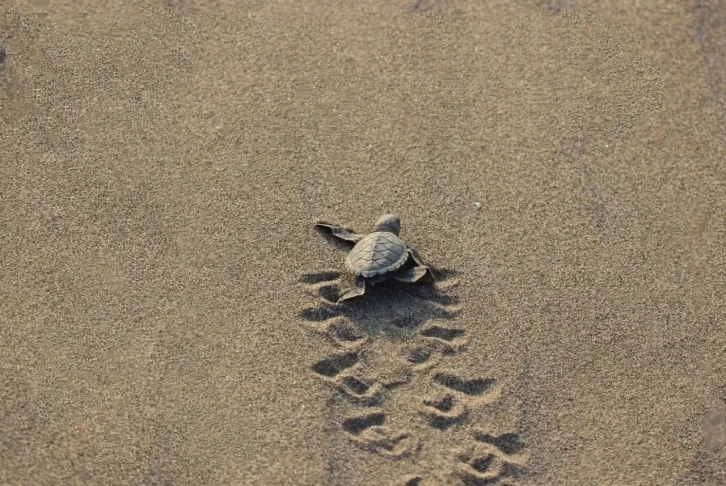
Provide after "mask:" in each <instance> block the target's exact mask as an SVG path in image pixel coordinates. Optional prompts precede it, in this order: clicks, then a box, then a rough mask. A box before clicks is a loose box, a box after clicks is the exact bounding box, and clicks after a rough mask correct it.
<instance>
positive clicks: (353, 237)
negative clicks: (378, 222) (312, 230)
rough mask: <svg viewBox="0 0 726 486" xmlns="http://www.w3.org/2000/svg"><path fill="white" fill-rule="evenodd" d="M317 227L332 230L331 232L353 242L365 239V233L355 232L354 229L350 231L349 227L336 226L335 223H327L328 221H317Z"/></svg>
mask: <svg viewBox="0 0 726 486" xmlns="http://www.w3.org/2000/svg"><path fill="white" fill-rule="evenodd" d="M315 227H316V228H325V229H327V230H330V232H331V233H332V234H333V236H335V237H336V238H340V239H341V240H345V241H350V242H353V243H358V242H359V241H360V240H362V239H363V236H364V235H358V234H355V233H353V232H352V231H348V230H347V229H345V228H343V227H341V226H335V225H332V224H327V223H316V224H315Z"/></svg>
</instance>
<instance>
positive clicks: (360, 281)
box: [338, 276, 366, 303]
mask: <svg viewBox="0 0 726 486" xmlns="http://www.w3.org/2000/svg"><path fill="white" fill-rule="evenodd" d="M365 291H366V280H365V278H363V277H360V276H358V277H356V278H355V282H354V283H353V286H352V287H351V288H349V289H348V290H346V291H345V292H343V293H342V294H341V296H340V297H338V303H340V302H343V301H344V300H348V299H353V298H355V297H360V296H361V295H363V294H364V293H365Z"/></svg>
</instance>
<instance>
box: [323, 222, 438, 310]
mask: <svg viewBox="0 0 726 486" xmlns="http://www.w3.org/2000/svg"><path fill="white" fill-rule="evenodd" d="M315 226H316V227H318V228H325V229H328V230H330V231H331V232H332V234H333V236H335V237H336V238H340V239H341V240H345V241H349V242H352V243H355V246H354V247H353V249H352V250H351V251H350V253H349V254H348V257H347V258H346V259H345V266H346V267H347V268H348V270H349V271H350V272H352V273H353V274H354V275H355V281H354V283H353V286H352V287H351V288H350V289H348V290H347V291H345V292H344V293H343V294H342V295H341V296H340V297H339V298H338V302H342V301H344V300H348V299H352V298H354V297H359V296H361V295H363V294H364V293H365V290H366V285H375V284H377V283H379V282H383V281H385V280H390V279H395V280H399V281H401V282H409V283H412V282H418V281H419V280H421V279H423V278H424V277H427V278H428V279H430V280H433V279H434V276H433V272H432V271H431V269H430V268H429V267H428V266H426V265H425V264H424V263H423V261H422V260H421V258H420V257H419V256H418V253H417V252H416V250H414V249H413V248H409V247H408V246H406V244H405V243H404V242H403V241H401V239H400V238H399V237H398V234H399V233H400V231H401V220H400V219H399V218H398V217H397V216H394V215H392V214H385V215H383V216H381V217H380V218H379V219H378V221H376V224H375V226H373V232H371V233H368V234H367V235H359V234H355V233H353V232H351V231H348V230H347V229H345V228H342V227H340V226H334V225H331V224H327V223H317V224H316V225H315Z"/></svg>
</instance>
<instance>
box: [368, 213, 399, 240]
mask: <svg viewBox="0 0 726 486" xmlns="http://www.w3.org/2000/svg"><path fill="white" fill-rule="evenodd" d="M373 231H374V232H375V231H388V232H389V233H393V234H394V235H396V236H398V233H400V232H401V220H400V219H398V216H394V215H392V214H384V215H383V216H381V217H380V218H378V221H376V225H375V226H374V227H373Z"/></svg>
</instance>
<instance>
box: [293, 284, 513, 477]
mask: <svg viewBox="0 0 726 486" xmlns="http://www.w3.org/2000/svg"><path fill="white" fill-rule="evenodd" d="M453 274H454V272H447V271H442V272H438V273H437V275H438V276H439V277H440V278H439V280H438V281H437V285H436V288H432V287H431V286H427V285H410V284H398V283H386V284H382V285H378V286H376V287H375V288H374V289H372V291H371V292H370V293H367V295H366V296H365V297H363V298H362V299H360V300H358V301H353V302H352V303H351V302H347V303H343V304H336V303H335V301H336V300H337V297H338V295H339V294H340V292H341V291H342V289H344V288H346V283H345V282H343V280H344V279H345V278H346V277H344V276H343V274H341V273H340V272H338V271H333V270H330V271H322V272H316V273H307V274H304V275H302V276H301V277H300V278H299V284H300V286H301V288H302V290H303V291H304V292H306V293H308V294H309V295H311V297H313V298H315V299H316V300H315V304H314V305H311V306H308V307H305V308H303V309H302V310H300V312H299V315H300V317H301V318H302V319H303V321H304V322H305V323H306V325H308V326H309V327H310V328H312V329H314V330H315V331H317V332H318V333H319V334H320V335H321V337H323V338H324V339H325V340H326V341H327V342H328V343H329V344H331V345H332V346H333V347H334V348H335V351H334V352H332V353H330V354H328V355H327V356H324V357H322V358H321V359H319V360H318V361H316V362H315V363H312V364H311V366H310V369H311V371H312V372H313V373H315V374H316V375H317V376H318V377H319V378H320V379H321V380H324V381H325V382H326V383H327V384H328V386H330V387H331V389H332V390H333V392H334V395H333V398H334V400H342V402H338V403H343V404H344V407H343V409H344V410H345V412H344V413H343V415H339V416H337V417H335V418H333V419H332V420H333V421H334V422H335V423H336V424H337V427H338V428H339V429H338V430H340V432H341V433H342V434H343V435H344V436H345V437H347V438H348V439H349V440H350V441H351V442H352V443H353V444H354V445H355V446H356V447H358V448H360V449H362V450H364V451H367V452H369V453H373V454H380V455H382V456H387V457H390V458H392V459H396V460H406V459H409V460H410V463H406V466H405V467H404V466H403V464H402V465H401V470H402V471H408V474H407V475H404V476H403V477H398V478H391V480H392V482H391V483H390V484H396V485H406V486H409V485H411V486H416V485H417V486H427V485H429V484H440V483H441V482H442V481H444V482H445V483H446V484H457V483H458V484H464V485H474V486H477V485H480V484H496V483H501V484H511V483H508V482H509V481H512V480H514V478H516V476H518V475H519V474H522V473H523V472H524V471H525V470H526V468H525V466H526V463H527V456H526V454H523V453H522V451H523V450H524V444H523V443H522V441H521V438H520V437H519V436H518V435H517V434H514V433H511V432H508V431H505V433H503V434H502V435H494V434H492V433H491V432H490V431H482V430H479V429H473V428H472V427H473V426H474V425H475V424H474V423H473V421H474V420H475V415H476V413H475V412H476V411H478V410H480V409H481V408H483V407H487V406H489V405H491V404H493V403H494V402H496V401H497V399H498V398H499V397H500V395H501V391H502V384H501V383H500V382H499V380H496V379H494V378H491V377H478V376H473V377H466V376H459V375H458V374H456V373H453V372H448V371H446V370H445V369H443V368H444V366H443V365H444V364H445V360H446V358H447V357H450V356H453V355H455V354H457V353H459V352H461V351H462V350H464V349H465V348H466V346H467V339H466V331H465V330H464V329H461V328H458V327H455V326H454V325H452V324H453V323H454V321H455V320H456V317H457V316H458V315H459V313H460V311H461V308H460V307H459V306H458V298H457V297H456V295H455V292H454V291H455V290H456V288H457V286H458V282H457V281H456V280H455V279H453V278H452V276H453ZM411 403H414V404H415V407H414V408H415V410H416V412H415V413H413V415H412V414H411V413H410V408H411V407H410V406H407V404H411ZM336 408H337V407H336ZM496 428H497V429H499V427H496ZM472 430H474V432H472ZM442 442H445V443H446V444H447V445H446V448H447V449H448V450H452V451H454V452H453V454H451V456H450V457H448V458H445V459H444V460H445V461H446V464H445V467H444V468H443V469H442V471H439V472H436V471H426V472H422V471H419V472H417V471H416V470H415V469H416V464H426V455H427V451H428V448H427V444H432V445H434V446H436V445H440V444H441V443H442ZM462 444H465V445H464V446H462ZM435 450H436V448H433V451H434V452H433V453H434V454H435ZM439 450H440V449H439ZM432 469H433V468H432ZM341 479H342V478H341Z"/></svg>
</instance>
